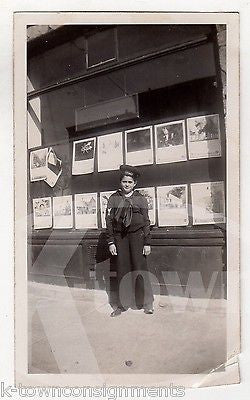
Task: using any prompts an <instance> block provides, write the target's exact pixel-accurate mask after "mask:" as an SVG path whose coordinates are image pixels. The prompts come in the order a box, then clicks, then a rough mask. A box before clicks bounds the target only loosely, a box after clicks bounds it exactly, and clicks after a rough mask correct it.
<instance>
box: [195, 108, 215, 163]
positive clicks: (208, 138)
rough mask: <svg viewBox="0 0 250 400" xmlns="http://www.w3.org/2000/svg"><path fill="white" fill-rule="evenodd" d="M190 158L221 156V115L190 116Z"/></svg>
mask: <svg viewBox="0 0 250 400" xmlns="http://www.w3.org/2000/svg"><path fill="white" fill-rule="evenodd" d="M187 127H188V128H187V129H188V146H189V158H190V159H194V158H207V157H220V155H221V141H220V125H219V115H218V114H215V115H205V116H200V117H194V118H188V120H187Z"/></svg>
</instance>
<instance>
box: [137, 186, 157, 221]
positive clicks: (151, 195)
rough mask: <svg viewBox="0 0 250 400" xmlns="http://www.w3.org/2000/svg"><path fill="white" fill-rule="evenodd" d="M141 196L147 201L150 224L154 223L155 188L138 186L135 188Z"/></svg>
mask: <svg viewBox="0 0 250 400" xmlns="http://www.w3.org/2000/svg"><path fill="white" fill-rule="evenodd" d="M136 190H138V192H140V193H141V194H142V195H143V196H145V197H146V199H147V202H148V216H149V219H150V224H151V225H155V208H156V207H155V188H154V187H147V188H138V189H136Z"/></svg>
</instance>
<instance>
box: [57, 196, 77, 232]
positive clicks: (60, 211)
mask: <svg viewBox="0 0 250 400" xmlns="http://www.w3.org/2000/svg"><path fill="white" fill-rule="evenodd" d="M53 228H56V229H66V228H73V207H72V196H71V195H69V196H58V197H53Z"/></svg>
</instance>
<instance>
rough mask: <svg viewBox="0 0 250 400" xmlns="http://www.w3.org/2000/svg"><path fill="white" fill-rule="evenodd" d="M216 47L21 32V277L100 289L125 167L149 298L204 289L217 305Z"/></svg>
mask: <svg viewBox="0 0 250 400" xmlns="http://www.w3.org/2000/svg"><path fill="white" fill-rule="evenodd" d="M225 49H226V31H225V26H224V25H219V26H217V25H117V26H116V25H112V26H111V25H105V26H94V25H91V26H90V25H89V26H88V25H68V26H42V27H41V26H31V27H29V28H28V40H27V55H28V71H27V72H28V94H27V96H28V114H27V115H28V149H29V160H28V163H29V165H30V171H29V172H30V176H29V180H28V181H29V183H28V196H29V198H28V215H29V219H28V226H29V237H28V248H29V252H28V257H29V260H28V266H29V271H28V272H29V279H32V280H37V281H41V282H49V283H56V284H67V285H73V286H80V287H86V288H100V289H105V288H106V289H107V288H110V282H111V289H112V279H113V278H112V276H113V275H114V274H113V272H114V271H112V266H111V269H110V260H109V257H108V250H107V246H106V241H105V219H104V213H105V206H106V204H107V199H108V196H109V195H110V194H111V193H112V192H113V191H114V190H115V189H116V188H117V185H118V182H119V171H118V167H119V165H120V164H125V163H127V164H133V165H137V167H138V169H139V170H140V172H141V173H142V174H141V179H139V181H138V189H139V190H142V191H143V193H144V195H146V197H147V199H148V204H149V214H150V219H151V224H152V254H151V255H150V256H149V258H148V262H149V266H150V271H151V272H152V274H153V275H154V276H155V280H154V289H155V292H158V293H159V291H160V292H161V293H162V294H165V293H170V294H181V293H182V290H183V291H185V290H186V288H187V287H188V285H189V283H188V282H190V280H191V281H192V287H193V290H194V292H193V296H202V295H206V290H207V289H208V287H209V285H210V283H211V280H212V279H213V277H215V280H214V286H213V291H212V296H214V297H220V296H224V295H225V284H226V282H225V280H224V278H223V276H224V274H223V271H226V261H225V260H226V243H225V242H226V241H225V237H226V224H225V220H226V219H225V218H226V215H225V210H226V204H225V183H226V175H225V165H226V160H225V121H224V120H225V112H226V97H225V96H226V65H225ZM41 210H42V211H41ZM110 271H111V272H110ZM204 289H205V291H204Z"/></svg>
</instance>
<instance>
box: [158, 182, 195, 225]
mask: <svg viewBox="0 0 250 400" xmlns="http://www.w3.org/2000/svg"><path fill="white" fill-rule="evenodd" d="M157 206H158V220H159V226H184V225H188V201H187V185H173V186H159V187H158V188H157Z"/></svg>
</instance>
